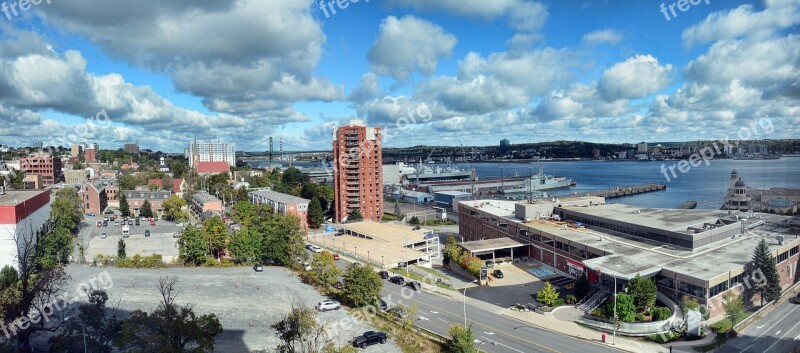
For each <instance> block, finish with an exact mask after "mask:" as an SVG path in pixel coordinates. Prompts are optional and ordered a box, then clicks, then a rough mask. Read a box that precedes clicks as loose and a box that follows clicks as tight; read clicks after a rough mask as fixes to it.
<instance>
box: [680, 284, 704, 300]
mask: <svg viewBox="0 0 800 353" xmlns="http://www.w3.org/2000/svg"><path fill="white" fill-rule="evenodd" d="M678 291H679V292H681V293H685V294H689V295H693V296H695V297H698V298H705V297H706V291H705V289H704V288H703V287H700V286H695V285H694V284H690V283H686V282H682V281H678Z"/></svg>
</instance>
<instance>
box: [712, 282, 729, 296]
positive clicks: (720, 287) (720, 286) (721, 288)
mask: <svg viewBox="0 0 800 353" xmlns="http://www.w3.org/2000/svg"><path fill="white" fill-rule="evenodd" d="M726 290H728V282H727V281H726V282H722V283H720V284H718V285H716V286H713V287H711V288H709V289H708V296H709V298H710V297H713V296H715V295H717V294H720V293H722V292H724V291H726Z"/></svg>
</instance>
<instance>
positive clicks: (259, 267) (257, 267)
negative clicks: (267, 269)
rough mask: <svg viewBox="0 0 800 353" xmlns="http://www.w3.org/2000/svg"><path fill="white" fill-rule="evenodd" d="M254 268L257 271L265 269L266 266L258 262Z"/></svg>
mask: <svg viewBox="0 0 800 353" xmlns="http://www.w3.org/2000/svg"><path fill="white" fill-rule="evenodd" d="M253 270H254V271H256V272H262V271H264V266H261V264H258V263H257V264H254V265H253Z"/></svg>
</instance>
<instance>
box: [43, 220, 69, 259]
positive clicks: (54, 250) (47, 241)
mask: <svg viewBox="0 0 800 353" xmlns="http://www.w3.org/2000/svg"><path fill="white" fill-rule="evenodd" d="M43 250H44V254H42V255H43V256H42V258H41V264H42V265H44V266H48V267H52V266H55V264H66V263H67V262H68V260H69V255H70V254H72V234H71V233H70V232H69V230H67V229H65V228H62V227H56V228H55V229H53V231H52V232H51V233H50V234H49V235H48V236H47V237H45V238H44V247H43Z"/></svg>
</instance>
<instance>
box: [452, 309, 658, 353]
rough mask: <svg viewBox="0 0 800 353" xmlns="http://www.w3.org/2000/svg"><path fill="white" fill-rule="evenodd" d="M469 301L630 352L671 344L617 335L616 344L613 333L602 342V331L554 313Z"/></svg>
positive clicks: (649, 350) (541, 325)
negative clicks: (519, 310)
mask: <svg viewBox="0 0 800 353" xmlns="http://www.w3.org/2000/svg"><path fill="white" fill-rule="evenodd" d="M467 302H469V303H470V305H472V306H475V307H478V308H481V309H483V310H486V311H489V312H492V313H495V314H497V315H505V316H506V317H510V318H512V319H515V320H517V321H521V322H524V323H526V324H529V325H532V326H536V327H539V328H542V329H545V330H548V331H553V332H558V333H561V334H564V335H567V336H572V337H575V338H580V339H583V340H585V341H588V342H594V343H596V344H598V345H602V346H607V347H609V348H610V349H617V350H622V351H628V352H636V353H639V352H654V353H656V352H657V353H668V352H669V346H667V347H662V346H659V345H657V344H655V343H649V342H643V341H641V340H639V339H631V338H627V337H622V336H620V335H617V338H616V344H614V345H612V344H611V343H610V342H611V341H612V340H613V338H612V335H611V334H608V333H607V334H606V342H607V343H602V342H601V335H602V333H601V332H600V331H595V330H591V329H588V328H585V327H583V326H580V325H578V324H576V323H574V322H570V321H561V320H559V319H557V318H556V317H555V316H552V315H542V314H537V313H535V312H532V311H531V312H518V311H512V310H509V309H508V308H501V307H499V306H496V305H492V304H489V303H486V302H483V301H480V300H476V299H472V298H469V297H467Z"/></svg>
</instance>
